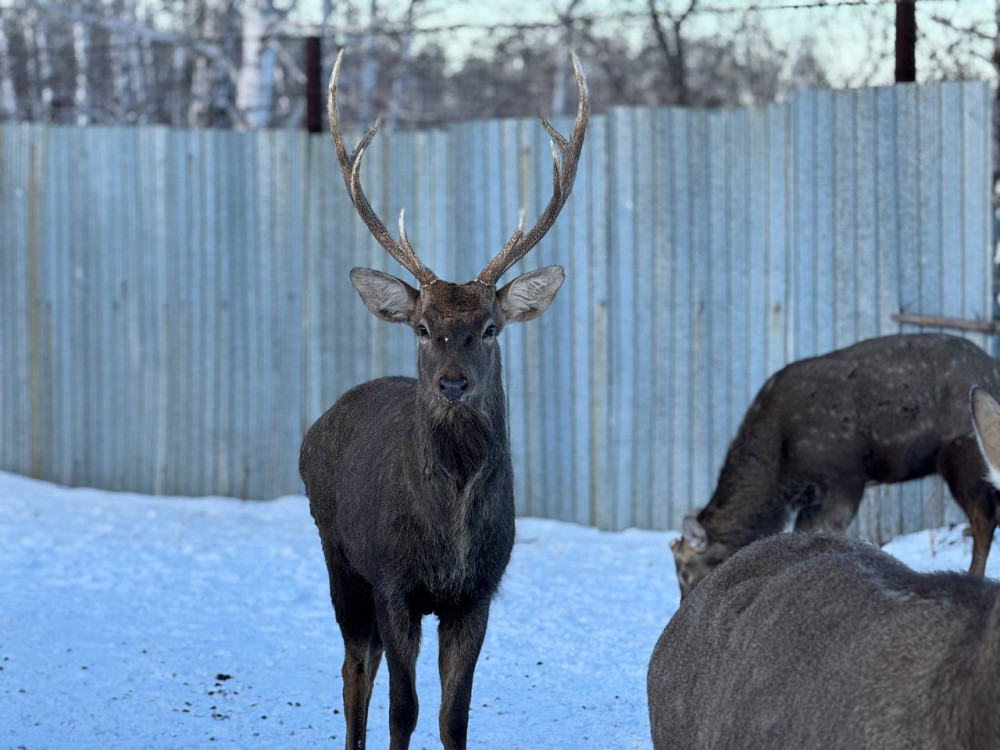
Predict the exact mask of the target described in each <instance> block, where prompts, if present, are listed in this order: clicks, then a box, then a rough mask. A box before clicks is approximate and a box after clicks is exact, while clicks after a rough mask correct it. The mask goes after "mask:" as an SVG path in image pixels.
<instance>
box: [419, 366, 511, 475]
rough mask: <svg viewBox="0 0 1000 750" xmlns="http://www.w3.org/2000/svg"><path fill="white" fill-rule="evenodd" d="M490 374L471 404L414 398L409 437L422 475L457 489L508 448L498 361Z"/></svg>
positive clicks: (504, 402)
mask: <svg viewBox="0 0 1000 750" xmlns="http://www.w3.org/2000/svg"><path fill="white" fill-rule="evenodd" d="M491 379H492V380H493V382H491V383H489V387H488V389H487V390H486V392H485V393H484V395H483V396H482V398H480V399H478V400H477V402H476V403H475V404H474V405H470V406H461V407H459V408H447V409H442V408H440V403H439V402H433V401H432V400H431V399H418V405H417V412H418V413H417V415H416V421H415V430H414V438H415V442H416V449H417V453H418V455H419V457H420V459H419V461H420V469H421V473H422V474H423V476H424V478H425V479H426V480H429V481H433V482H435V483H444V484H445V485H448V486H452V487H454V488H456V489H462V488H464V487H465V486H466V485H467V484H469V483H470V482H471V481H472V480H473V479H474V478H475V477H478V476H481V475H482V474H483V473H484V471H485V470H488V468H489V467H490V466H492V465H494V464H495V463H496V462H497V461H498V460H501V459H503V457H504V456H505V455H506V454H508V453H509V450H510V449H509V446H508V442H507V406H506V399H505V396H504V391H503V382H502V381H503V378H502V375H501V372H500V368H499V365H498V367H497V371H496V373H495V374H494V376H492V378H491ZM484 385H486V384H484ZM428 401H430V403H428Z"/></svg>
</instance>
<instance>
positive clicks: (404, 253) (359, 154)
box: [326, 50, 437, 286]
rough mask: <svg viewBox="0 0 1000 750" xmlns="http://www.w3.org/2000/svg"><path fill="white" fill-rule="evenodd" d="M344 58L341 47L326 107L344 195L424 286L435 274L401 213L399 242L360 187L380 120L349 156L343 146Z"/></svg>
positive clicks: (371, 228)
mask: <svg viewBox="0 0 1000 750" xmlns="http://www.w3.org/2000/svg"><path fill="white" fill-rule="evenodd" d="M343 57H344V51H343V50H341V51H340V53H339V54H338V55H337V62H336V63H334V65H333V73H331V74H330V87H329V88H328V89H327V94H326V109H327V116H328V118H329V121H330V135H332V136H333V148H334V150H335V151H336V152H337V162H338V164H339V165H340V172H341V174H342V175H343V177H344V185H346V186H347V194H348V195H350V196H351V202H352V203H354V208H355V209H357V212H358V214H359V215H360V216H361V219H362V221H364V222H365V225H366V226H367V227H368V229H369V231H370V232H371V233H372V235H373V236H374V237H375V239H376V240H378V242H379V244H380V245H381V246H382V247H384V248H385V249H386V252H388V253H389V255H391V256H392V257H393V258H395V259H396V260H397V261H398V262H399V264H400V265H401V266H403V268H405V269H406V270H407V271H409V272H410V273H412V274H413V275H414V277H415V278H416V279H417V281H419V282H420V284H421V286H426V285H427V284H430V283H432V282H433V281H435V280H436V279H437V276H435V275H434V272H433V271H431V269H429V268H428V267H427V266H425V265H424V264H423V263H421V262H420V259H419V258H418V257H417V254H416V253H415V252H414V251H413V248H412V247H411V246H410V241H409V239H407V237H406V233H405V232H404V231H403V215H402V212H401V213H400V216H399V229H400V234H401V236H402V241H401V242H400V241H397V240H396V239H395V238H394V237H393V236H392V235H391V234H389V230H388V229H386V228H385V224H383V223H382V220H381V219H379V218H378V215H377V214H376V213H375V211H374V210H372V207H371V204H370V203H369V202H368V198H367V197H366V196H365V192H364V190H362V189H361V160H362V159H363V158H364V155H365V150H366V149H367V148H368V146H369V145H371V142H372V139H373V138H374V137H375V133H376V132H378V127H379V125H380V123H381V121H380V120H376V121H375V124H374V125H372V128H371V130H369V131H368V132H367V133H365V136H364V137H363V138H362V139H361V140H360V141H359V142H358V145H357V146H356V147H355V149H354V152H353V153H352V154H351V155H350V156H348V155H347V149H346V148H344V136H343V133H341V130H340V115H339V113H338V111H337V79H338V78H339V77H340V63H341V60H342V59H343Z"/></svg>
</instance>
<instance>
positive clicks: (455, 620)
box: [438, 601, 490, 750]
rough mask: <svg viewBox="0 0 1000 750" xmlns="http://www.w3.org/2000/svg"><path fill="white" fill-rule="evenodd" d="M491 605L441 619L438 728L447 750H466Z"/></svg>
mask: <svg viewBox="0 0 1000 750" xmlns="http://www.w3.org/2000/svg"><path fill="white" fill-rule="evenodd" d="M489 614H490V605H489V602H488V601H486V602H483V603H478V604H476V605H474V606H473V607H472V608H471V609H468V610H465V611H462V612H460V613H448V614H443V615H441V618H440V624H439V625H438V644H439V649H440V650H439V652H438V668H439V670H440V672H441V713H440V716H439V718H438V724H439V727H440V731H441V744H442V745H444V747H445V750H464V748H465V741H466V736H467V734H468V728H469V703H470V701H471V700H472V677H473V672H475V669H476V661H477V660H478V659H479V651H480V649H481V648H482V646H483V638H484V637H485V636H486V622H487V620H488V619H489Z"/></svg>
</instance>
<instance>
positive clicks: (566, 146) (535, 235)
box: [476, 53, 590, 284]
mask: <svg viewBox="0 0 1000 750" xmlns="http://www.w3.org/2000/svg"><path fill="white" fill-rule="evenodd" d="M571 56H572V58H573V72H574V73H575V74H576V88H577V96H578V98H579V103H578V105H577V109H576V122H575V123H574V124H573V132H572V134H571V135H570V138H569V140H566V139H565V138H564V137H563V136H562V135H560V134H559V132H558V131H557V130H556V129H555V128H553V127H552V125H551V124H549V121H548V120H546V119H545V118H544V117H543V118H541V119H542V127H543V128H545V132H547V133H548V134H549V137H551V138H552V141H551V147H552V197H551V198H550V199H549V203H548V205H547V206H546V207H545V210H544V211H543V212H542V215H541V216H540V217H539V219H538V222H537V223H536V224H535V226H533V227H532V228H531V229H530V230H529V231H528V232H527V233H526V234H525V233H524V231H523V220H524V215H523V213H522V216H521V220H522V226H518V228H517V230H516V231H515V232H514V234H513V235H511V238H510V239H509V240H507V243H506V244H505V245H504V246H503V249H502V250H501V251H500V252H499V253H497V255H496V257H494V258H493V260H491V261H490V262H489V265H487V266H486V268H484V269H483V270H482V271H481V272H480V274H479V276H477V277H476V279H477V280H478V281H481V282H483V283H486V284H495V283H496V282H497V280H499V278H500V277H501V276H503V275H504V273H505V272H506V271H507V270H508V269H509V268H510V267H511V266H513V265H514V264H515V263H517V262H518V261H519V260H521V258H523V257H524V256H525V255H527V254H528V251H529V250H531V248H533V247H534V246H535V245H537V244H538V242H539V241H540V240H541V239H542V237H544V236H545V233H546V232H548V231H549V229H551V227H552V225H553V224H554V223H555V220H556V217H557V216H559V212H560V211H561V210H562V207H563V205H565V203H566V199H567V198H569V194H570V191H571V190H572V189H573V181H574V179H576V168H577V165H578V163H579V160H580V152H581V151H582V149H583V139H584V136H585V135H586V132H587V121H588V120H589V119H590V98H589V95H588V93H587V79H586V78H585V77H584V75H583V68H582V67H580V61H579V60H578V59H577V57H576V55H575V54H572V53H571Z"/></svg>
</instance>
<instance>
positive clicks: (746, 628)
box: [647, 533, 1000, 750]
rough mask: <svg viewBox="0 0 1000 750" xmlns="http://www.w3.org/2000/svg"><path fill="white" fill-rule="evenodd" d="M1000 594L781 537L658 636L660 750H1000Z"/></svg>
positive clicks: (653, 667)
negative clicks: (867, 749) (738, 749)
mask: <svg viewBox="0 0 1000 750" xmlns="http://www.w3.org/2000/svg"><path fill="white" fill-rule="evenodd" d="M998 602H1000V584H998V583H996V582H994V581H990V580H985V579H981V578H978V577H975V576H969V575H965V574H959V573H935V574H920V573H916V572H914V571H913V570H911V569H910V568H908V567H907V566H905V565H904V564H902V563H901V562H899V561H897V560H896V559H895V558H893V557H891V556H889V555H887V554H885V553H883V552H881V551H879V550H878V549H876V548H875V547H873V546H871V545H869V544H867V543H864V542H859V541H856V540H852V539H849V538H847V537H843V536H839V535H832V534H825V533H818V534H799V533H795V534H780V535H777V536H773V537H770V538H768V539H765V540H762V541H759V542H757V543H755V544H752V545H750V546H748V547H746V548H744V549H743V550H741V551H740V552H739V553H737V554H736V555H734V556H733V557H731V558H730V559H729V560H728V561H726V562H725V563H723V564H722V565H721V566H719V567H718V568H717V569H716V570H715V571H714V572H713V573H712V575H710V576H708V577H706V578H705V580H704V581H702V582H701V583H700V584H699V585H698V586H697V587H696V588H695V589H694V590H693V591H692V592H691V594H690V595H689V596H688V597H687V598H686V599H685V600H684V602H683V603H682V605H681V607H680V608H679V609H678V611H677V613H676V614H675V615H674V617H673V619H672V620H671V621H670V623H669V624H668V625H667V627H666V629H665V630H664V631H663V634H662V635H661V636H660V639H659V641H658V642H657V644H656V648H655V649H654V651H653V655H652V658H651V660H650V663H649V670H648V674H647V695H648V701H649V718H650V726H651V730H652V735H653V746H654V748H656V750H667V749H668V748H684V749H685V750H693V749H697V748H712V750H722V749H724V748H772V749H775V750H780V748H789V749H791V748H795V749H796V750H813V749H815V750H820V749H821V748H822V750H836V749H837V748H844V749H845V750H846V749H847V748H850V749H852V750H855V749H857V748H879V749H880V750H896V749H897V748H898V749H899V750H903V749H904V748H906V750H917V749H920V748H927V749H928V750H929V749H930V748H955V749H963V748H964V749H967V750H987V749H988V748H996V747H998V745H1000V712H998V711H997V706H998V705H1000V703H998V702H1000V656H998V648H1000V604H998Z"/></svg>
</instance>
